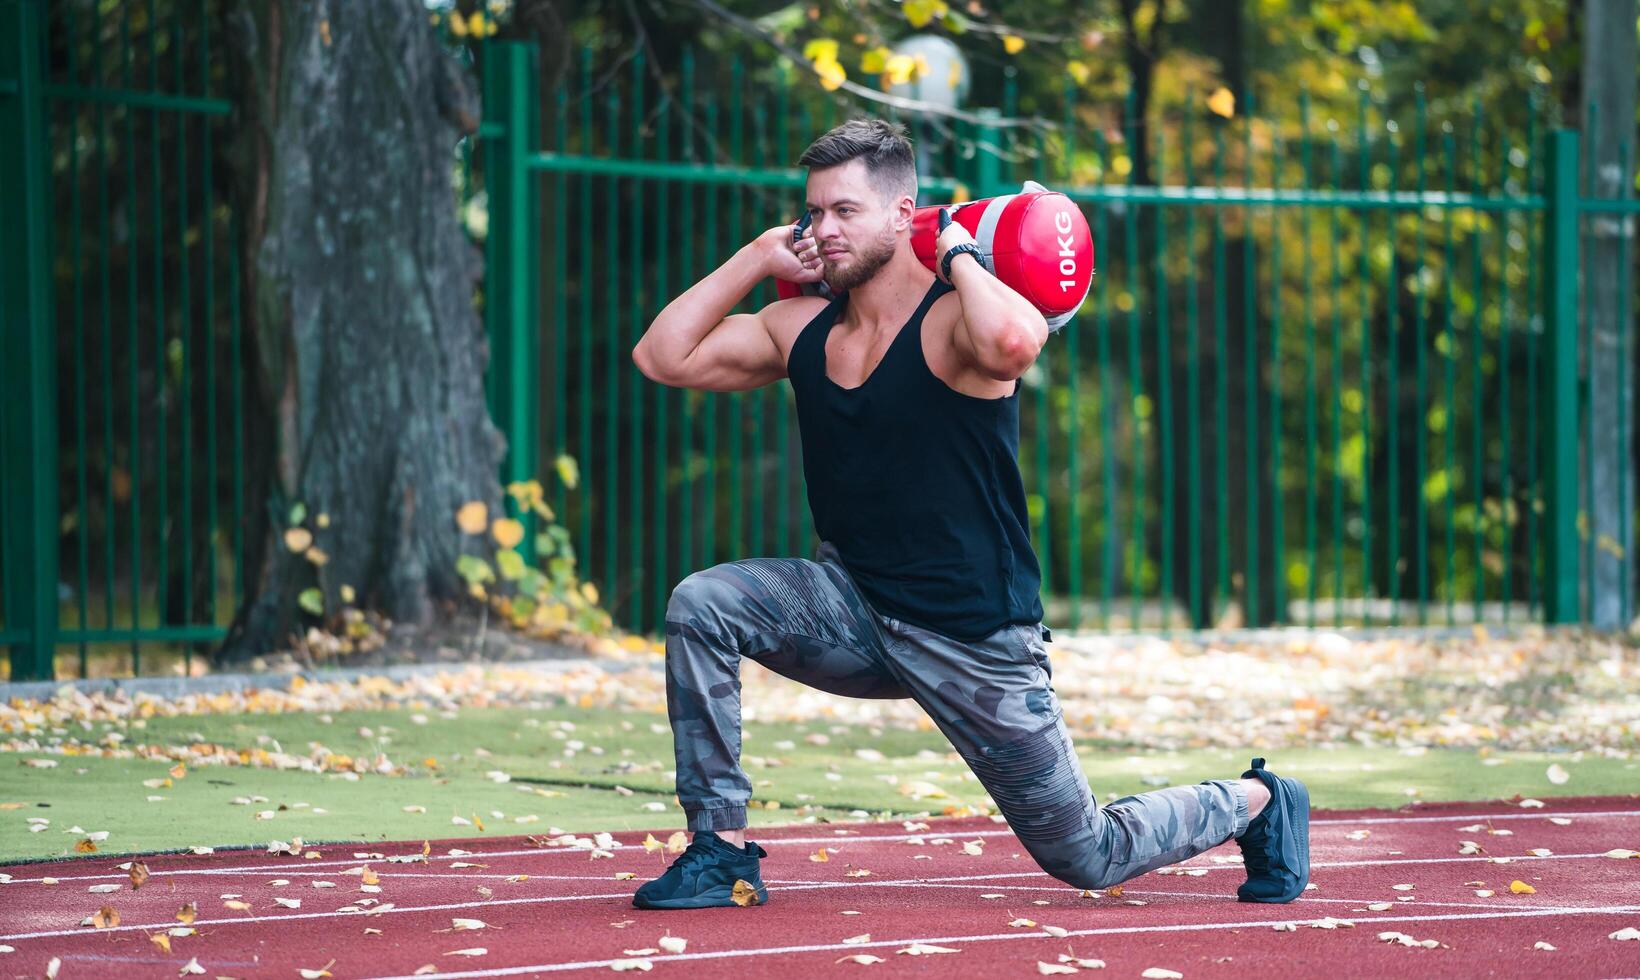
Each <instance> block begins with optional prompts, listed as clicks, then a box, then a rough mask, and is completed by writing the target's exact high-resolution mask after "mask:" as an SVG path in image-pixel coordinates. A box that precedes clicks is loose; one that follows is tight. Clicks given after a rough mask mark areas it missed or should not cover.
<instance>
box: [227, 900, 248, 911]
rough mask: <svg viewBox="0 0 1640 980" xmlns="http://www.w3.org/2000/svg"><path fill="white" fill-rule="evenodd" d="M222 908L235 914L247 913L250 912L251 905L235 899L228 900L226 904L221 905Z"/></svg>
mask: <svg viewBox="0 0 1640 980" xmlns="http://www.w3.org/2000/svg"><path fill="white" fill-rule="evenodd" d="M222 906H223V907H224V908H228V909H232V910H233V911H235V912H249V911H250V910H251V903H249V902H241V901H239V900H238V899H236V898H230V899H228V900H227V901H226V902H223V903H222Z"/></svg>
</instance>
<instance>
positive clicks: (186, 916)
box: [177, 902, 199, 926]
mask: <svg viewBox="0 0 1640 980" xmlns="http://www.w3.org/2000/svg"><path fill="white" fill-rule="evenodd" d="M197 915H199V906H197V905H195V904H194V903H193V902H189V903H188V904H187V905H184V906H183V907H182V908H180V909H177V921H178V922H181V923H183V924H184V925H190V926H191V925H193V924H194V917H195V916H197Z"/></svg>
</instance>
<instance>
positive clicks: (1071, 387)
mask: <svg viewBox="0 0 1640 980" xmlns="http://www.w3.org/2000/svg"><path fill="white" fill-rule="evenodd" d="M1064 99H1065V128H1064V134H1065V183H1066V184H1068V185H1075V183H1076V115H1075V112H1074V107H1075V104H1076V101H1075V100H1076V87H1075V85H1074V84H1073V83H1072V81H1071V80H1070V79H1068V78H1067V79H1066V80H1065V83H1064ZM1077 315H1078V316H1080V315H1081V310H1080V309H1078V310H1077ZM1081 332H1082V327H1081V325H1080V324H1079V323H1074V322H1072V323H1067V324H1066V330H1065V361H1066V364H1067V366H1068V370H1067V371H1066V373H1065V386H1066V391H1065V395H1066V398H1067V400H1068V403H1069V405H1068V412H1069V416H1070V418H1069V422H1070V425H1069V429H1070V437H1069V441H1067V443H1066V444H1065V472H1066V473H1067V474H1068V479H1067V481H1066V484H1067V486H1066V496H1067V498H1068V503H1069V507H1070V511H1069V514H1068V516H1069V518H1070V526H1069V528H1067V532H1068V535H1069V537H1070V552H1069V554H1068V555H1067V557H1068V558H1069V559H1070V567H1069V568H1067V569H1066V574H1067V575H1068V576H1069V578H1070V582H1069V586H1068V588H1067V590H1066V591H1067V592H1068V593H1069V595H1070V600H1071V608H1070V618H1069V621H1068V622H1067V624H1066V625H1067V626H1069V627H1070V628H1071V629H1073V630H1074V629H1077V628H1078V627H1080V626H1081V625H1082V501H1081V488H1082V475H1081V466H1080V461H1079V460H1078V458H1077V447H1078V445H1079V443H1080V442H1081V430H1080V425H1079V423H1080V421H1081V420H1080V415H1081V405H1080V402H1079V401H1078V399H1077V393H1078V388H1079V385H1078V381H1079V379H1080V376H1081V373H1082V359H1081V357H1080V355H1079V352H1078V350H1077V347H1078V343H1077V340H1078V335H1080V334H1081Z"/></svg>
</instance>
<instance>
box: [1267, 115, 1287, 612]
mask: <svg viewBox="0 0 1640 980" xmlns="http://www.w3.org/2000/svg"><path fill="white" fill-rule="evenodd" d="M1269 124H1270V190H1271V191H1272V192H1273V191H1276V190H1279V188H1280V184H1281V157H1282V150H1283V144H1282V141H1281V130H1280V127H1279V124H1278V123H1277V122H1276V120H1275V117H1274V116H1272V117H1271V118H1270V120H1269ZM1281 280H1282V275H1281V207H1280V205H1276V204H1272V205H1270V295H1269V299H1270V360H1269V362H1268V364H1269V378H1270V462H1269V467H1270V538H1271V541H1270V549H1271V554H1270V568H1271V572H1272V581H1271V583H1270V591H1271V593H1272V595H1271V598H1272V599H1273V600H1274V603H1273V608H1272V610H1271V612H1272V614H1273V616H1274V621H1275V622H1278V623H1285V622H1286V620H1287V565H1286V562H1287V524H1286V516H1285V514H1284V512H1283V510H1282V506H1281V504H1282V487H1281V371H1280V369H1279V365H1280V364H1281V319H1282V318H1281Z"/></svg>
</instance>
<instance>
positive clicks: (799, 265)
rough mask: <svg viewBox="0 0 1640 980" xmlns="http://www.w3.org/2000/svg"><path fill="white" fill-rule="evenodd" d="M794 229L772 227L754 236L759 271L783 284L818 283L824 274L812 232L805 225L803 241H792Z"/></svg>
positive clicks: (781, 226)
mask: <svg viewBox="0 0 1640 980" xmlns="http://www.w3.org/2000/svg"><path fill="white" fill-rule="evenodd" d="M796 228H797V226H796V225H776V226H774V227H773V228H770V229H769V230H768V231H765V232H764V233H763V234H761V235H759V236H757V239H756V244H757V247H758V250H759V251H760V252H761V253H762V254H763V268H764V270H765V271H766V272H767V273H768V274H769V275H771V276H774V277H775V278H776V279H784V280H786V281H787V282H798V283H805V282H819V281H820V280H822V279H824V278H825V276H826V271H825V268H824V267H823V266H822V265H821V263H820V248H819V246H818V245H817V244H815V241H814V230H813V229H812V228H809V227H807V225H806V224H805V226H804V228H803V237H802V238H798V239H795V240H794V239H793V234H794V232H795V231H796Z"/></svg>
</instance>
